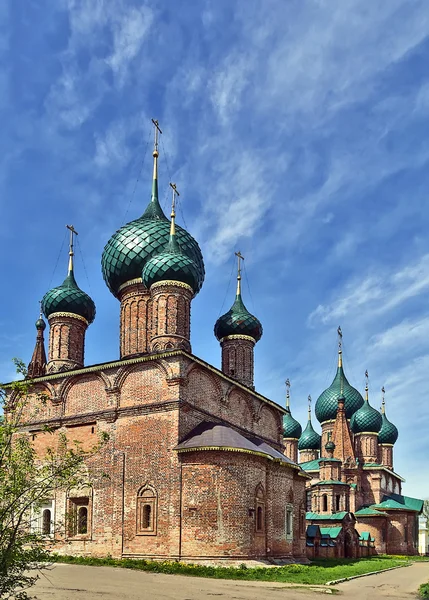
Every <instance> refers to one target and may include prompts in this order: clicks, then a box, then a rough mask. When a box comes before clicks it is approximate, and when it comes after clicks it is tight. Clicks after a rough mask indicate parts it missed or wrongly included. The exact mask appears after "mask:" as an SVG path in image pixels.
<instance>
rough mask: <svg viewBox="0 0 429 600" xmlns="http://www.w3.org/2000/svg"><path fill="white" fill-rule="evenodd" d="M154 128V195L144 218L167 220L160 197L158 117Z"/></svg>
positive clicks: (154, 120)
mask: <svg viewBox="0 0 429 600" xmlns="http://www.w3.org/2000/svg"><path fill="white" fill-rule="evenodd" d="M152 123H153V128H154V142H153V152H152V156H153V177H152V195H151V198H150V202H149V204H148V206H147V208H146V210H145V211H144V213H143V218H144V219H161V220H163V221H165V220H166V219H167V217H166V216H165V215H164V212H163V210H162V208H161V205H160V203H159V198H158V157H159V135H160V134H161V133H162V131H161V128H160V126H159V122H158V120H157V119H152Z"/></svg>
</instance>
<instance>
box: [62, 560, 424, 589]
mask: <svg viewBox="0 0 429 600" xmlns="http://www.w3.org/2000/svg"><path fill="white" fill-rule="evenodd" d="M51 560H52V562H61V563H69V564H75V565H92V566H109V567H120V568H125V569H135V570H140V571H151V572H152V573H167V574H171V575H188V576H193V577H210V578H213V579H241V580H254V581H278V582H284V583H301V584H309V585H321V584H324V583H327V582H328V581H332V580H334V579H342V578H343V577H353V576H355V575H364V574H366V573H373V572H374V571H381V570H383V569H389V568H391V567H399V566H404V565H405V564H408V563H409V562H410V561H411V560H412V559H411V557H390V556H382V557H380V556H374V557H371V558H361V559H356V560H353V559H343V560H341V559H330V560H315V561H313V562H312V563H311V564H310V565H297V564H291V565H285V566H282V567H256V568H253V567H252V568H248V567H246V565H244V564H243V565H241V566H240V567H215V566H204V565H198V564H192V565H189V564H184V563H180V562H173V561H162V562H158V561H152V560H141V559H131V558H124V559H114V558H110V557H106V558H93V557H88V556H85V557H82V556H60V555H58V554H52V555H51ZM427 598H429V596H427Z"/></svg>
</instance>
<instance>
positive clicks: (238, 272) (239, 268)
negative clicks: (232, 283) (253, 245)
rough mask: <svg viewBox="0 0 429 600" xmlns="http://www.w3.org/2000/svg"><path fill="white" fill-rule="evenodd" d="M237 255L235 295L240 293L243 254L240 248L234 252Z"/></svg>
mask: <svg viewBox="0 0 429 600" xmlns="http://www.w3.org/2000/svg"><path fill="white" fill-rule="evenodd" d="M235 256H236V257H237V296H239V295H241V261H242V260H244V256H243V255H242V254H241V252H240V250H239V251H238V252H236V253H235Z"/></svg>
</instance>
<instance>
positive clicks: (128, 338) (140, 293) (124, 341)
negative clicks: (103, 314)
mask: <svg viewBox="0 0 429 600" xmlns="http://www.w3.org/2000/svg"><path fill="white" fill-rule="evenodd" d="M119 300H120V302H121V310H120V331H119V339H120V342H119V346H120V356H121V358H126V357H128V356H137V355H139V354H146V353H147V352H148V346H149V332H150V327H151V306H150V294H149V290H147V289H146V288H145V286H144V285H143V284H142V283H133V284H130V285H127V286H126V287H125V288H123V289H122V290H121V291H120V295H119Z"/></svg>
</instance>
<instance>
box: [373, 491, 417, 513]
mask: <svg viewBox="0 0 429 600" xmlns="http://www.w3.org/2000/svg"><path fill="white" fill-rule="evenodd" d="M370 508H375V509H379V508H384V509H385V510H411V511H414V512H418V513H420V512H421V511H422V509H423V500H419V499H418V498H410V497H409V496H402V495H401V494H390V495H389V496H383V500H382V502H380V504H373V505H372V506H371V507H370Z"/></svg>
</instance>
